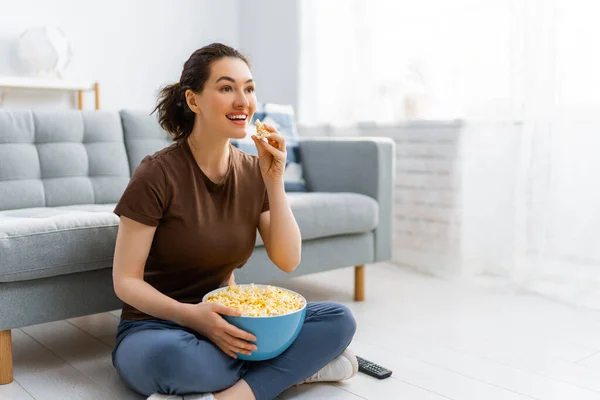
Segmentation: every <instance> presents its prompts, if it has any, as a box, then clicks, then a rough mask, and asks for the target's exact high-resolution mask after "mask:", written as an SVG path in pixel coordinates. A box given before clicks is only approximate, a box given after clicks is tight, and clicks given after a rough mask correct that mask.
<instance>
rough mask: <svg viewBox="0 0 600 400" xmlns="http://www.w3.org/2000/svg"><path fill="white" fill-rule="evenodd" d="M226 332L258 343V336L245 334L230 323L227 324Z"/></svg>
mask: <svg viewBox="0 0 600 400" xmlns="http://www.w3.org/2000/svg"><path fill="white" fill-rule="evenodd" d="M225 332H226V333H227V334H228V335H230V336H233V337H236V338H240V339H244V340H249V341H251V342H256V336H254V335H253V334H251V333H248V332H245V331H243V330H241V329H240V328H238V327H237V326H233V325H231V324H230V323H227V327H226V328H225Z"/></svg>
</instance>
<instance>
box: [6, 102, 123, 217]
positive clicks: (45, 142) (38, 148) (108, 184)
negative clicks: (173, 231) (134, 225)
mask: <svg viewBox="0 0 600 400" xmlns="http://www.w3.org/2000/svg"><path fill="white" fill-rule="evenodd" d="M129 176H130V175H129V165H128V162H127V153H126V151H125V144H124V143H123V130H122V128H121V123H120V119H119V114H118V113H117V112H116V111H114V112H108V111H78V110H64V111H58V110H46V111H42V110H40V111H16V110H0V210H9V209H19V208H28V207H55V206H63V205H71V204H102V203H114V202H116V201H118V200H119V198H120V197H121V194H122V193H123V190H125V187H126V186H127V182H128V181H129Z"/></svg>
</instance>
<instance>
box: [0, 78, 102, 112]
mask: <svg viewBox="0 0 600 400" xmlns="http://www.w3.org/2000/svg"><path fill="white" fill-rule="evenodd" d="M14 89H33V90H55V91H69V92H77V95H78V96H77V97H78V99H77V100H78V102H77V103H78V108H79V109H80V110H82V109H83V92H85V91H94V92H95V95H96V96H95V97H96V99H95V100H96V110H99V109H100V94H99V85H98V82H95V81H72V80H63V79H57V78H54V79H53V78H35V77H21V76H0V90H2V93H1V94H0V106H1V105H2V104H3V103H4V96H5V95H6V93H7V91H9V90H14Z"/></svg>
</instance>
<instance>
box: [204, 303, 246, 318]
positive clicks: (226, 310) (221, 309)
mask: <svg viewBox="0 0 600 400" xmlns="http://www.w3.org/2000/svg"><path fill="white" fill-rule="evenodd" d="M211 305H212V310H213V311H214V312H216V313H218V314H222V315H228V316H230V317H239V316H241V315H242V313H241V312H240V311H238V310H236V309H235V308H231V307H226V306H224V305H222V304H219V303H211Z"/></svg>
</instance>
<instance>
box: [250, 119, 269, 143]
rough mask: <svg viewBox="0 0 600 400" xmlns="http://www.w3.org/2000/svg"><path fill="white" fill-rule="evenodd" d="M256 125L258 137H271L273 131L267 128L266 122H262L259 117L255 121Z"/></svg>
mask: <svg viewBox="0 0 600 400" xmlns="http://www.w3.org/2000/svg"><path fill="white" fill-rule="evenodd" d="M254 125H255V126H256V137H257V138H259V139H262V138H266V137H269V136H270V135H271V132H269V131H268V130H267V128H265V124H263V123H262V122H260V120H258V119H257V120H256V121H254Z"/></svg>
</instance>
